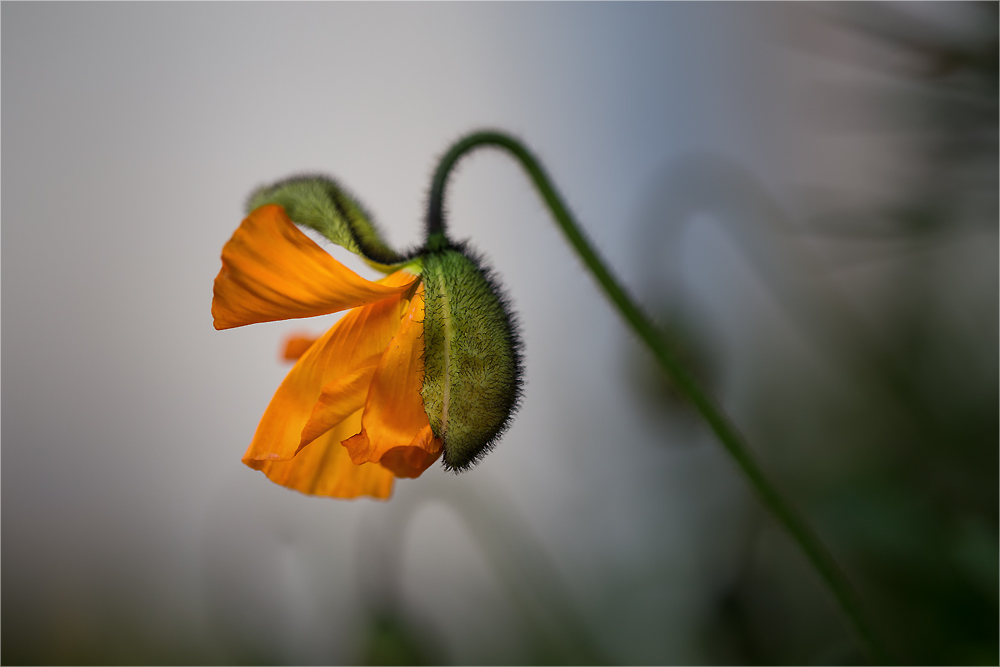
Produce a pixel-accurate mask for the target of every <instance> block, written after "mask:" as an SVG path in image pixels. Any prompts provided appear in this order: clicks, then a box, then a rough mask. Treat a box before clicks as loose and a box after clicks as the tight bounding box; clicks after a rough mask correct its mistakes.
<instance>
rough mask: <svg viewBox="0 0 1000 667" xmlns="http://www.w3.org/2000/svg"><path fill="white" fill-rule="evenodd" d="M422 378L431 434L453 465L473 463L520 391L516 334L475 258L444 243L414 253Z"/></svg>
mask: <svg viewBox="0 0 1000 667" xmlns="http://www.w3.org/2000/svg"><path fill="white" fill-rule="evenodd" d="M422 261H423V272H422V278H423V280H424V301H425V308H426V310H425V313H424V383H423V389H422V391H421V394H422V395H423V399H424V409H425V410H426V411H427V417H428V419H429V420H430V424H431V429H432V430H433V431H434V435H435V436H436V437H438V438H441V440H442V441H443V443H444V465H445V467H446V468H448V469H450V470H453V471H462V470H467V469H469V468H470V467H472V466H473V465H474V464H475V463H477V462H478V461H479V460H480V459H481V458H482V457H483V456H484V455H485V454H486V453H487V452H489V451H490V449H492V447H493V445H494V443H495V442H496V441H497V439H498V438H499V437H500V436H501V435H502V434H503V432H504V431H505V430H506V429H507V426H508V425H509V423H510V419H511V417H512V416H513V413H514V411H515V410H516V409H517V406H518V403H519V402H520V398H521V384H522V380H521V374H522V372H521V342H520V338H519V336H518V333H517V328H516V326H515V323H514V321H513V320H512V318H511V314H510V310H509V309H508V307H507V302H506V299H505V298H504V297H503V296H502V295H501V294H500V293H499V290H498V285H497V283H496V281H495V280H494V279H493V278H492V277H491V275H490V273H489V271H488V270H487V269H485V268H483V267H482V265H481V264H480V262H479V260H478V259H476V258H474V257H472V256H470V254H469V253H468V252H467V251H466V250H465V248H464V247H462V246H454V245H449V246H448V247H445V248H444V249H441V250H435V251H429V252H426V254H424V255H423V256H422Z"/></svg>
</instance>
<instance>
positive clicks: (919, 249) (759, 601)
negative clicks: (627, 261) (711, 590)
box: [632, 4, 1000, 664]
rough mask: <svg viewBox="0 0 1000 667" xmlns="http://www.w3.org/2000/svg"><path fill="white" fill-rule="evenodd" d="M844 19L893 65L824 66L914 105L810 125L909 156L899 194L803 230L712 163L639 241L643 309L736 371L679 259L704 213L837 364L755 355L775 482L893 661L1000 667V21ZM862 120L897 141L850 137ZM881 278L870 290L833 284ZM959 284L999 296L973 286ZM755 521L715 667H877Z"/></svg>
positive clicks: (866, 12) (816, 206)
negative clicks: (948, 23)
mask: <svg viewBox="0 0 1000 667" xmlns="http://www.w3.org/2000/svg"><path fill="white" fill-rule="evenodd" d="M841 9H842V11H838V12H836V13H835V14H834V17H833V18H828V19H827V20H829V21H832V22H833V25H832V26H829V25H828V26H827V28H828V29H834V30H838V31H842V32H843V33H847V34H850V35H851V37H852V38H854V39H861V40H864V41H865V42H867V43H868V44H869V45H874V46H875V47H877V50H874V51H873V50H869V51H867V52H865V53H867V54H868V55H862V56H859V55H858V53H857V52H854V51H851V50H846V51H838V50H837V49H836V48H833V49H830V48H825V47H817V48H816V49H815V50H813V51H812V52H811V53H810V55H811V56H817V55H819V56H820V57H823V58H826V59H830V60H832V61H842V62H843V61H853V62H852V63H851V64H852V65H854V66H859V67H862V68H870V69H871V70H873V71H878V73H879V74H880V75H882V76H889V77H892V78H893V79H894V80H895V81H896V82H897V84H898V85H895V86H891V87H880V86H878V85H875V84H870V83H864V84H862V83H858V84H857V85H856V86H853V87H852V85H851V84H849V83H841V84H838V87H837V88H834V89H832V90H830V91H826V93H827V96H822V95H821V97H822V98H823V105H822V106H823V109H821V110H820V111H819V112H817V115H816V117H814V118H811V119H810V122H812V123H814V124H817V125H819V129H818V130H817V131H821V132H823V131H825V132H845V131H846V132H854V133H858V132H867V133H869V135H870V136H879V135H883V136H884V135H887V134H889V135H892V137H893V138H897V139H899V141H900V145H902V146H905V150H903V149H901V152H900V154H899V156H893V157H894V159H895V160H896V161H897V162H898V163H899V169H900V171H901V173H904V174H905V176H904V177H903V178H900V179H897V180H898V182H899V183H901V184H900V185H898V186H897V187H898V189H897V190H896V195H895V196H894V197H893V199H892V201H891V202H890V203H889V204H881V205H878V206H872V205H869V204H865V203H864V202H861V203H859V198H857V197H853V196H852V194H851V193H849V192H848V193H839V194H837V193H834V194H833V195H831V194H829V193H828V192H827V193H823V195H822V196H819V197H816V199H817V201H814V202H812V205H811V206H807V208H808V209H809V213H808V214H807V215H806V216H805V217H804V219H803V220H802V221H801V224H798V225H796V224H791V223H790V222H789V219H788V217H787V215H786V214H785V213H783V212H782V211H781V209H780V208H779V207H778V206H777V205H776V204H775V203H774V202H773V201H772V200H771V199H770V198H769V197H768V195H767V194H766V192H765V189H764V188H762V187H761V186H760V185H759V184H758V183H757V182H756V181H755V180H754V178H753V176H752V174H751V173H749V172H746V171H744V170H742V169H740V168H738V167H736V166H734V165H732V164H729V163H726V162H725V161H722V160H717V159H712V158H704V157H701V158H692V159H690V160H688V161H686V162H684V163H681V164H677V165H674V166H673V167H672V168H671V169H670V170H669V171H668V173H667V174H666V176H665V178H664V184H663V187H662V189H661V190H660V192H659V194H658V196H657V200H656V202H655V203H654V205H653V206H652V207H651V209H650V210H651V213H650V215H649V221H650V222H649V224H650V231H649V234H648V236H649V238H647V239H643V240H642V245H641V247H642V251H641V257H642V258H643V260H644V261H643V265H644V266H645V267H646V268H647V273H648V275H647V281H646V284H645V286H644V290H645V296H646V302H647V303H649V304H650V305H651V310H652V311H653V312H654V313H655V314H657V315H658V316H659V319H660V321H661V322H662V323H663V324H662V326H663V328H664V330H665V331H667V332H669V333H668V337H670V338H672V341H673V342H674V344H675V346H676V347H677V348H678V351H679V353H680V354H681V355H685V356H687V357H688V359H689V361H692V362H693V366H694V368H695V370H696V372H700V373H701V375H702V379H703V381H707V382H708V384H709V386H710V388H712V389H717V388H718V385H720V384H721V380H720V377H724V376H725V366H726V363H725V362H726V359H725V355H723V354H722V350H721V349H720V347H719V346H718V345H715V346H714V347H710V348H707V349H706V341H710V340H711V339H710V338H706V337H705V336H704V335H703V334H702V333H699V331H705V330H706V329H708V330H710V327H706V323H705V319H704V318H703V317H700V316H698V310H697V306H696V305H695V304H693V303H692V298H691V297H690V296H689V295H687V294H685V293H684V290H682V289H680V287H679V285H680V281H679V280H678V274H679V270H677V269H678V265H679V259H678V258H677V257H674V258H673V262H671V261H669V260H668V261H666V262H664V259H663V253H662V248H665V247H678V246H679V245H680V244H679V242H678V239H680V236H681V229H682V228H683V226H684V225H685V224H686V223H687V222H689V221H690V219H691V218H692V217H693V216H694V214H696V213H699V212H706V213H708V214H709V215H711V217H712V218H713V219H714V220H715V221H716V222H718V223H721V224H723V225H724V228H725V231H726V232H727V235H728V236H729V237H730V238H731V239H732V240H734V241H735V242H736V244H737V246H738V247H739V249H740V251H741V252H742V253H743V254H744V255H745V256H746V258H747V259H748V260H749V264H750V265H751V266H752V267H753V268H754V269H755V270H756V271H757V272H758V273H759V274H760V276H761V277H762V278H763V282H764V284H765V286H766V287H767V289H768V291H769V292H771V294H772V295H773V296H774V297H775V298H776V299H777V301H778V302H779V303H780V305H781V307H782V308H783V310H784V313H785V314H786V315H788V319H789V320H791V321H792V322H793V324H794V325H795V328H796V329H797V331H798V333H799V334H801V335H802V336H803V338H804V339H805V340H806V341H807V343H808V345H809V346H810V348H811V350H812V351H813V352H815V354H816V355H818V356H819V358H820V360H819V362H815V363H814V362H812V361H808V362H803V360H802V358H801V357H797V356H796V354H795V352H793V351H791V350H783V349H775V347H779V346H778V345H777V344H774V343H768V342H767V341H763V342H761V343H759V344H758V348H759V350H758V354H759V361H758V362H757V363H755V364H751V368H753V369H754V371H753V373H754V376H753V379H752V381H750V382H749V384H750V386H753V387H755V391H753V392H752V394H751V395H750V397H749V398H748V399H745V400H747V401H749V404H745V405H740V406H737V407H736V410H737V411H738V414H739V415H740V416H741V421H743V422H744V423H743V424H742V425H743V426H744V427H745V429H746V430H747V432H748V433H750V434H751V436H752V437H751V440H752V442H753V443H754V444H755V445H756V446H757V447H758V449H759V452H760V455H761V458H762V459H763V460H764V462H765V468H766V469H768V470H769V471H771V473H772V474H773V475H775V477H776V478H777V479H778V480H779V485H780V486H781V487H782V488H783V489H785V490H786V491H787V492H788V493H789V495H790V496H791V497H792V498H794V499H795V501H796V502H797V503H798V504H799V505H800V506H802V507H803V509H804V511H805V513H806V515H807V516H809V517H810V518H811V520H812V522H813V523H814V525H815V526H816V528H817V530H818V531H819V533H820V534H821V535H822V536H823V538H824V539H825V541H826V542H827V543H828V544H829V546H830V547H831V548H832V550H833V552H834V553H835V554H836V556H837V557H838V559H839V560H840V561H841V562H842V564H843V565H844V567H845V569H846V570H847V571H848V572H849V574H850V576H851V578H852V579H853V580H854V581H855V583H856V584H857V587H858V589H859V591H860V593H861V595H862V597H863V598H864V600H865V601H866V604H867V606H868V608H869V613H870V615H871V617H872V620H873V622H874V624H875V626H876V628H877V629H878V630H879V632H880V633H881V635H882V636H883V637H884V638H885V640H886V641H887V643H888V644H889V648H890V650H891V652H892V653H893V655H894V657H895V658H896V659H898V660H900V661H902V662H903V663H904V664H906V663H914V664H968V663H972V664H997V662H998V660H1000V655H998V642H1000V631H998V628H1000V613H998V583H1000V582H998V567H1000V559H998V491H1000V489H998V467H1000V459H998V436H1000V433H998V418H1000V408H998V400H1000V396H998V376H997V367H998V356H997V320H998V307H997V285H996V282H997V275H998V263H997V237H996V235H995V233H994V232H995V230H996V225H997V198H998V181H997V179H998V171H997V162H998V157H1000V153H998V143H997V122H998V104H997V94H998V90H997V80H998V67H997V65H998V40H997V35H998V33H997V23H998V11H997V9H998V5H996V4H987V5H980V6H966V7H964V8H963V9H964V10H967V13H968V14H969V15H971V16H973V17H975V18H976V20H975V21H971V22H969V23H970V25H967V26H966V27H965V29H964V31H963V30H956V29H951V30H945V29H944V28H942V27H940V26H936V25H932V24H931V23H930V22H925V21H922V20H920V19H919V18H918V15H917V14H913V13H909V12H906V11H901V10H898V9H896V8H895V7H893V6H885V5H867V4H866V5H860V6H851V7H849V8H845V7H842V8H841ZM904 9H905V8H904ZM873 52H874V53H876V54H879V55H877V56H872V55H871V53H873ZM844 99H847V100H858V99H863V100H866V101H867V102H869V106H870V108H873V109H875V110H876V111H877V112H879V113H878V116H877V117H879V118H883V119H887V120H888V122H887V123H886V124H885V125H880V126H879V127H877V128H874V129H873V128H871V127H856V126H849V127H847V128H846V129H845V116H847V114H844V113H843V108H842V107H843V105H841V104H839V103H838V102H840V101H842V100H844ZM848 123H850V120H848ZM664 211H666V215H665V216H664V215H663V212H664ZM984 232H985V233H984ZM651 240H655V243H652V242H650V241H651ZM981 243H987V244H990V246H991V250H990V249H988V250H987V251H986V252H985V253H983V252H982V251H977V244H981ZM817 249H819V250H820V251H821V252H817ZM820 255H822V258H821V261H819V260H820V257H819V256H820ZM984 257H986V259H984ZM983 264H985V266H983ZM824 265H825V268H824ZM865 265H868V269H869V273H870V274H871V275H870V276H869V277H868V278H867V279H865V280H854V281H843V280H841V281H839V282H838V281H837V280H835V278H834V277H833V276H834V274H836V273H837V272H838V270H843V269H850V268H852V267H858V266H865ZM976 265H978V266H976ZM665 266H666V267H667V268H666V269H665V268H664V267H665ZM956 266H957V267H959V268H961V269H962V270H963V271H968V270H969V269H970V267H971V268H972V269H973V275H979V276H980V277H981V278H982V281H981V283H978V284H971V285H970V284H969V280H968V279H967V278H966V279H965V281H964V282H963V281H962V280H961V279H957V278H955V276H953V274H955V273H957V271H956ZM671 267H673V269H674V273H673V274H671V273H670V268H671ZM872 267H874V268H872ZM975 270H978V271H979V273H975ZM872 276H873V277H872ZM987 281H988V282H987ZM873 285H875V286H877V287H873ZM861 312H865V314H864V315H862V314H860V313H861ZM635 361H636V360H633V364H632V365H633V366H634V368H635V373H634V378H635V382H636V388H637V394H642V395H644V396H646V397H647V399H648V398H649V397H651V396H657V395H658V396H660V399H659V405H660V411H661V412H662V413H663V414H665V415H667V416H668V417H669V415H671V414H673V413H675V412H676V411H677V400H676V397H675V396H673V395H670V394H665V393H663V392H661V393H660V394H654V393H651V392H650V391H649V387H650V380H649V373H648V371H647V370H645V367H646V366H648V361H645V362H644V364H640V363H635ZM820 366H822V367H824V368H825V369H827V370H826V371H818V370H816V368H817V367H820ZM707 368H714V369H716V370H715V371H714V372H713V373H706V372H705V369H707ZM830 368H832V369H835V370H834V371H833V375H834V376H836V377H834V378H833V379H831V373H830V372H829V370H828V369H830ZM713 385H714V386H713ZM747 521H748V524H747V539H746V541H745V549H744V550H743V553H737V554H733V555H732V557H733V558H734V559H735V560H736V561H737V563H738V564H737V566H736V568H735V572H736V574H735V576H733V577H731V578H730V579H728V580H726V581H720V582H719V585H718V595H717V598H716V603H715V607H714V613H713V614H711V615H710V617H709V618H708V620H707V622H706V624H705V627H704V633H703V641H704V647H705V659H706V661H708V662H715V663H747V664H768V663H784V662H807V663H858V662H863V661H864V660H865V656H863V655H862V654H861V653H860V652H859V651H858V648H857V643H856V642H854V640H853V638H852V637H851V635H850V632H849V631H848V630H847V628H846V626H845V625H844V624H843V623H842V622H841V621H839V620H838V616H837V613H836V611H835V610H834V608H833V605H832V602H831V601H830V599H829V598H828V596H826V595H824V592H823V591H822V589H821V586H820V584H819V582H818V581H817V580H816V577H815V575H813V574H812V573H810V572H809V571H808V568H807V566H806V565H805V563H804V559H803V557H802V556H801V554H799V553H798V552H797V550H796V549H795V547H794V546H792V545H791V543H790V542H788V541H787V540H786V539H785V538H784V536H783V535H781V534H780V532H779V531H778V529H777V528H776V527H775V526H774V524H773V523H772V522H771V521H770V519H769V518H768V517H763V516H761V515H760V514H759V513H758V514H751V515H749V518H748V520H747Z"/></svg>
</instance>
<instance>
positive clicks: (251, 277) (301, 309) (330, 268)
mask: <svg viewBox="0 0 1000 667" xmlns="http://www.w3.org/2000/svg"><path fill="white" fill-rule="evenodd" d="M398 273H400V272H397V274H398ZM394 275H395V274H394ZM407 275H409V274H407ZM414 280H416V278H415V277H412V276H411V279H410V280H409V282H407V283H404V284H401V285H399V284H386V283H385V281H380V282H378V283H374V282H371V281H368V280H365V279H364V278H362V277H361V276H359V275H357V274H356V273H354V272H353V271H351V270H350V269H348V268H347V267H345V266H344V265H343V264H341V263H340V262H338V261H337V260H335V259H334V258H333V257H331V256H330V255H329V254H328V253H327V252H326V251H325V250H323V249H322V248H320V247H319V246H318V245H316V243H314V242H313V240H312V239H310V238H309V237H308V236H306V235H305V234H303V233H302V231H301V230H299V228H298V227H296V226H295V223H293V222H292V221H291V220H290V219H289V218H288V216H287V215H286V214H285V210H284V209H283V208H281V207H280V206H277V205H275V204H268V205H266V206H261V207H260V208H258V209H256V210H254V211H252V212H251V213H250V215H249V216H247V218H246V220H244V221H243V223H242V224H241V225H240V227H239V229H237V230H236V233H234V234H233V237H232V238H231V239H230V240H229V242H228V243H226V245H225V247H223V249H222V270H221V271H219V275H218V276H217V277H216V278H215V288H214V298H213V299H212V317H213V318H214V320H215V328H216V329H230V328H232V327H239V326H243V325H246V324H254V323H257V322H273V321H275V320H287V319H292V318H297V317H313V316H315V315H326V314H327V313H334V312H337V311H339V310H344V309H346V308H354V307H357V306H362V305H365V304H370V303H374V302H376V301H380V300H382V299H385V298H387V297H389V296H392V295H394V294H398V293H400V292H402V291H404V290H405V289H406V288H407V287H409V285H410V284H411V283H412V282H413V281H414Z"/></svg>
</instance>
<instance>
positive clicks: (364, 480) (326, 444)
mask: <svg viewBox="0 0 1000 667" xmlns="http://www.w3.org/2000/svg"><path fill="white" fill-rule="evenodd" d="M360 428H361V411H360V410H358V411H357V412H355V413H354V414H353V415H350V416H349V417H348V418H347V419H345V420H343V421H341V422H340V424H338V425H337V426H336V427H334V428H333V429H331V430H329V431H327V432H326V433H324V434H323V435H321V436H320V437H318V438H317V439H316V440H314V441H313V442H311V443H309V445H308V446H306V447H305V448H303V449H302V451H300V452H299V453H298V455H297V456H296V457H295V458H294V459H292V460H290V461H253V460H250V461H247V462H246V463H247V465H249V466H250V467H251V468H254V469H255V470H260V471H261V472H263V473H264V474H265V475H267V477H268V479H270V480H271V481H272V482H274V483H276V484H280V485H282V486H284V487H287V488H289V489H295V490H296V491H301V492H302V493H307V494H310V495H316V496H332V497H334V498H357V497H358V496H372V497H374V498H383V499H384V498H388V497H389V496H390V495H391V494H392V484H393V474H392V473H391V472H390V471H389V470H387V469H386V468H383V467H382V466H380V465H378V464H377V463H366V464H364V465H355V464H353V463H351V458H350V456H348V454H347V450H346V449H344V448H343V447H342V446H341V445H340V441H341V440H343V439H344V438H346V437H347V436H349V435H351V434H352V433H357V431H358V429H360Z"/></svg>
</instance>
